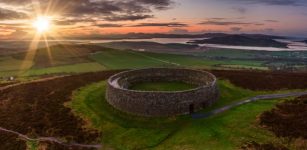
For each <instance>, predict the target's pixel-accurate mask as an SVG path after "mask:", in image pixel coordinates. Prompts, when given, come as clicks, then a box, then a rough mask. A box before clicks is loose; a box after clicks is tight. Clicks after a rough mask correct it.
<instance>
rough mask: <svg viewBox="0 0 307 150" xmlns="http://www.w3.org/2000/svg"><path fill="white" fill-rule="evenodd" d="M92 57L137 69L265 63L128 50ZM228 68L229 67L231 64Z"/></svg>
mask: <svg viewBox="0 0 307 150" xmlns="http://www.w3.org/2000/svg"><path fill="white" fill-rule="evenodd" d="M90 57H91V58H92V59H93V60H95V61H96V62H99V63H100V64H102V65H104V66H106V67H107V68H108V69H132V68H133V69H135V68H146V67H166V66H167V67H193V68H213V67H216V66H222V65H240V66H244V67H245V68H251V67H253V68H257V67H259V68H260V67H261V66H262V64H263V63H264V62H262V61H250V60H249V61H244V60H211V59H205V58H203V57H195V56H187V55H175V54H161V53H149V52H135V51H128V50H105V51H101V52H99V53H95V54H93V55H91V56H90ZM227 68H229V66H228V67H227ZM235 68H237V67H235ZM264 68H265V67H264ZM261 69H263V68H261Z"/></svg>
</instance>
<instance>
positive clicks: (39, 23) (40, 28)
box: [33, 16, 51, 33]
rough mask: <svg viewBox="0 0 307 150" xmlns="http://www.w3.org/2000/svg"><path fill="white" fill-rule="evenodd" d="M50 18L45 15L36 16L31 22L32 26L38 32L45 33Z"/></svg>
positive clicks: (48, 27)
mask: <svg viewBox="0 0 307 150" xmlns="http://www.w3.org/2000/svg"><path fill="white" fill-rule="evenodd" d="M50 24H51V22H50V18H49V17H46V16H41V17H37V18H36V20H35V21H34V22H33V27H34V28H35V29H36V31H37V32H38V33H45V32H48V31H49V30H50Z"/></svg>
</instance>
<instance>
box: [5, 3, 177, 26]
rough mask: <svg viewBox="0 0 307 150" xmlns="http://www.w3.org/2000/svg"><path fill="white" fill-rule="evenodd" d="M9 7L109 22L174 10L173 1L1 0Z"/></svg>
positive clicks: (134, 18)
mask: <svg viewBox="0 0 307 150" xmlns="http://www.w3.org/2000/svg"><path fill="white" fill-rule="evenodd" d="M0 3H5V4H7V5H18V6H20V5H22V4H23V5H25V10H31V9H32V10H34V8H35V7H36V6H37V5H38V4H39V6H40V7H42V10H46V8H47V7H48V8H51V10H50V12H57V11H59V10H62V12H60V13H61V15H64V16H69V17H72V16H75V17H85V16H94V17H98V18H101V19H105V20H108V21H128V20H131V21H134V20H142V19H147V18H152V17H153V11H155V10H158V11H160V10H166V9H170V8H172V6H173V4H174V2H173V1H172V0H154V1H153V0H1V2H0Z"/></svg>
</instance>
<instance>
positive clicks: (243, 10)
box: [232, 7, 247, 14]
mask: <svg viewBox="0 0 307 150" xmlns="http://www.w3.org/2000/svg"><path fill="white" fill-rule="evenodd" d="M232 10H234V11H236V12H238V13H240V14H245V13H246V12H247V9H246V8H244V7H232Z"/></svg>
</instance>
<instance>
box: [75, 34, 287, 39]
mask: <svg viewBox="0 0 307 150" xmlns="http://www.w3.org/2000/svg"><path fill="white" fill-rule="evenodd" d="M228 35H232V34H227V33H202V34H165V33H127V34H108V35H90V36H83V37H73V39H81V40H116V39H153V38H214V37H224V36H228ZM241 35H243V36H247V37H259V38H267V39H284V38H286V37H283V36H274V35H264V34H241Z"/></svg>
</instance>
